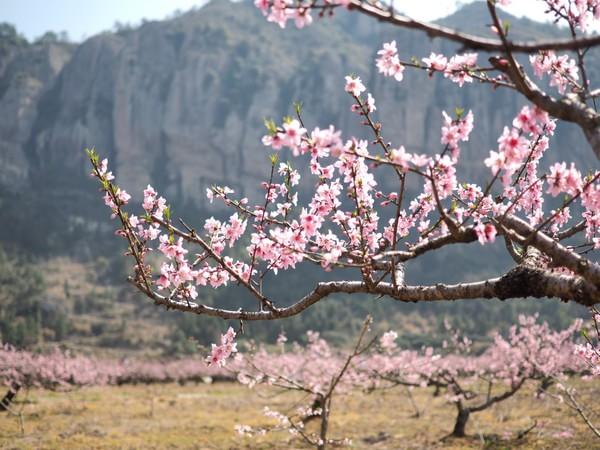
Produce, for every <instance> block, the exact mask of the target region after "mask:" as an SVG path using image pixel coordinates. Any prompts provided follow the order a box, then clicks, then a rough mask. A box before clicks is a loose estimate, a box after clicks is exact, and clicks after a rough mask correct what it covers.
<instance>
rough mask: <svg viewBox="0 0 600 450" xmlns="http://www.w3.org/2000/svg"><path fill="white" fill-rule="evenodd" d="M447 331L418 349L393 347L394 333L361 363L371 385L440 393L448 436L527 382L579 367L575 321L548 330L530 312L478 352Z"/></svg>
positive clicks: (462, 432) (461, 431) (462, 433)
mask: <svg viewBox="0 0 600 450" xmlns="http://www.w3.org/2000/svg"><path fill="white" fill-rule="evenodd" d="M447 328H448V330H449V331H451V340H450V343H449V344H448V343H447V341H445V345H444V347H445V348H443V349H440V350H434V349H433V348H427V349H425V350H424V351H423V352H418V351H413V350H402V349H399V348H398V347H397V346H396V343H395V338H396V337H397V334H396V333H395V332H393V331H390V332H388V333H385V334H384V335H383V336H382V338H381V347H382V349H383V352H382V353H380V354H374V355H372V356H371V358H370V359H369V360H368V361H367V363H366V364H365V368H366V370H367V372H368V373H369V377H368V379H369V381H370V382H371V383H373V386H372V387H371V389H378V388H379V389H381V388H389V387H390V386H407V387H413V388H414V387H424V386H433V387H435V388H436V393H439V392H440V391H441V390H443V391H445V395H446V399H447V400H448V402H449V403H451V404H453V405H454V406H455V407H456V419H455V422H454V429H453V430H452V433H451V435H452V436H455V437H464V436H465V431H466V426H467V423H468V420H469V417H470V416H471V414H475V413H478V412H481V411H484V410H486V409H488V408H491V407H492V406H494V405H496V404H498V403H500V402H503V401H505V400H507V399H509V398H511V397H512V396H513V395H515V394H516V393H517V392H518V391H519V390H520V389H521V388H522V387H523V386H525V383H526V382H527V381H528V380H538V381H541V382H542V383H543V386H544V387H545V388H546V389H547V388H548V387H549V385H550V384H552V383H553V382H554V380H555V379H556V378H558V377H561V376H563V375H564V374H565V373H567V372H568V373H581V372H583V369H584V365H583V363H582V361H581V360H580V359H579V358H577V357H576V355H575V351H574V350H575V344H574V342H573V336H574V334H575V332H576V331H578V330H579V329H580V328H581V320H576V321H574V322H573V324H572V325H571V326H570V327H568V328H567V329H565V330H561V331H555V330H552V329H551V328H550V327H549V326H548V324H547V323H545V322H544V323H541V324H540V323H537V317H536V316H529V317H527V316H520V317H519V325H518V326H513V327H511V329H510V330H509V332H508V335H507V336H506V337H503V336H502V335H500V334H496V336H495V337H494V342H493V343H492V345H490V346H489V347H488V348H487V349H486V350H485V352H484V353H482V354H481V355H473V354H471V344H472V342H471V341H470V339H468V338H467V337H466V336H461V335H460V333H459V332H458V331H457V330H452V329H450V327H447Z"/></svg>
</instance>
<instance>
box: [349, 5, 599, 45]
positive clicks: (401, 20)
mask: <svg viewBox="0 0 600 450" xmlns="http://www.w3.org/2000/svg"><path fill="white" fill-rule="evenodd" d="M349 7H350V9H355V10H357V11H360V12H361V13H363V14H366V15H368V16H371V17H374V18H376V19H378V20H380V21H382V22H387V23H391V24H392V25H396V26H399V27H402V28H410V29H415V30H421V31H424V32H425V33H427V35H428V36H429V37H430V38H436V37H439V38H443V39H447V40H449V41H453V42H457V43H459V44H461V45H462V46H463V47H464V48H468V49H473V50H483V51H487V52H499V51H503V50H504V49H505V47H504V45H503V44H502V42H501V41H500V40H498V39H488V38H482V37H479V36H475V35H473V34H468V33H461V32H460V31H456V30H453V29H451V28H447V27H443V26H440V25H435V24H431V23H426V22H420V21H418V20H413V19H411V18H409V17H406V16H403V15H401V14H397V13H395V12H393V11H392V10H390V9H388V8H386V9H383V8H381V7H378V6H375V5H373V4H370V3H367V2H365V1H363V0H352V1H351V3H350V5H349ZM596 45H600V36H590V37H585V38H579V39H557V40H552V41H528V42H512V41H510V40H509V41H508V49H509V50H510V51H511V52H515V53H535V52H537V51H539V50H558V51H561V50H577V49H583V48H589V47H593V46H596Z"/></svg>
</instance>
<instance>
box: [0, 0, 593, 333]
mask: <svg viewBox="0 0 600 450" xmlns="http://www.w3.org/2000/svg"><path fill="white" fill-rule="evenodd" d="M483 7H484V6H483V5H482V4H473V5H469V6H468V7H465V8H463V9H462V10H460V11H459V12H457V13H456V14H454V15H452V16H450V17H448V18H446V19H444V20H443V21H442V23H444V24H445V25H448V26H455V27H458V28H461V29H464V30H466V31H471V32H478V33H486V32H487V30H486V29H485V27H483V28H482V27H481V23H482V21H481V20H479V19H478V17H479V16H481V15H482V14H483V12H484V11H483V9H482V8H483ZM510 21H511V23H512V28H511V30H512V31H511V32H512V33H515V36H517V37H523V38H527V37H529V38H531V37H535V38H543V37H550V36H553V35H555V34H556V31H554V29H553V28H552V27H549V26H544V25H540V24H532V23H531V22H530V21H527V20H518V19H514V18H511V19H510ZM483 23H485V22H483ZM2 36H3V35H2V34H0V42H1V43H2V45H3V46H2V47H0V49H4V50H3V51H5V53H4V55H8V56H6V57H4V58H2V57H0V113H2V117H5V118H6V119H5V120H3V123H1V124H0V163H1V164H0V206H2V208H3V211H4V214H2V215H1V216H0V241H3V242H4V243H5V245H9V246H16V247H18V248H21V249H25V250H27V251H29V252H31V253H34V254H37V255H44V256H46V257H47V256H56V255H67V256H69V257H71V258H72V259H74V260H77V261H86V264H88V266H90V267H92V266H94V267H96V266H95V264H96V260H97V257H98V255H104V256H108V257H110V258H111V262H110V264H112V263H113V261H114V260H116V259H119V260H120V258H121V257H120V256H119V254H120V252H121V248H120V247H119V246H120V243H119V242H117V240H116V239H115V238H114V237H113V236H112V229H111V228H112V225H113V224H112V223H111V222H110V221H109V219H108V214H107V211H106V210H105V208H104V206H103V205H102V201H101V200H100V199H99V198H98V193H97V190H96V189H97V187H96V186H95V184H94V183H93V182H92V181H91V180H90V179H89V177H88V175H87V174H88V172H89V167H88V165H87V161H86V159H85V153H84V152H83V149H84V148H85V147H92V146H93V147H96V148H97V150H98V151H99V153H100V154H101V155H105V156H108V157H109V158H110V160H111V166H112V168H113V170H114V171H115V172H116V174H117V176H118V181H119V184H120V185H122V186H123V187H125V188H126V189H127V190H128V191H130V192H131V193H132V194H133V195H134V196H136V197H138V198H139V196H140V194H141V190H142V189H143V187H145V185H146V184H147V183H152V184H153V185H155V186H156V187H157V188H158V189H159V190H160V191H161V193H164V194H165V195H166V196H167V197H168V199H169V200H170V201H172V202H173V204H174V206H175V208H174V209H175V214H176V215H181V216H183V217H185V218H186V219H188V220H190V221H191V222H194V221H196V222H199V220H198V217H201V215H203V214H207V213H208V214H219V213H220V212H219V211H218V210H214V209H213V210H208V207H209V205H207V204H206V202H205V200H204V195H203V193H204V189H205V188H206V187H207V186H209V185H211V184H212V183H219V184H227V185H229V186H232V187H234V188H235V189H236V190H237V191H238V192H240V193H241V194H243V195H248V196H249V197H250V198H251V201H257V199H258V198H257V197H256V195H257V194H258V192H259V181H260V180H262V179H263V178H265V177H266V175H267V170H268V163H267V155H268V152H267V151H265V149H264V147H263V146H262V144H261V141H260V138H261V136H262V135H263V134H264V126H263V119H264V118H265V117H273V118H275V119H276V120H279V119H280V118H281V117H282V116H284V115H287V114H290V113H292V111H293V107H292V103H293V102H294V101H296V100H300V101H302V102H303V104H304V118H305V120H306V122H307V125H308V126H309V127H313V126H321V127H324V126H328V125H329V124H334V125H335V126H336V127H337V128H340V129H342V130H343V131H344V133H345V136H346V137H348V136H350V135H357V136H365V137H366V136H368V130H365V129H364V127H362V126H361V125H360V123H359V122H360V121H359V120H358V119H357V117H356V115H354V114H352V113H351V112H350V105H351V101H350V98H349V97H348V95H347V94H346V93H345V92H344V91H343V84H342V83H343V79H344V76H345V75H347V74H349V73H355V74H358V75H360V76H361V77H362V79H363V80H364V81H365V84H366V85H367V86H368V89H369V91H371V92H373V94H374V96H375V98H376V100H377V108H378V109H377V113H378V117H380V118H382V121H383V126H384V128H383V132H384V136H385V138H386V139H387V140H390V141H392V142H394V143H397V144H404V145H405V146H406V147H407V149H409V150H410V151H418V152H427V153H433V152H437V151H439V147H440V144H439V138H440V132H439V129H440V125H441V111H442V110H447V111H453V110H454V108H455V107H456V106H461V107H464V108H466V109H473V111H474V112H475V114H476V128H475V131H474V133H473V134H472V137H471V140H470V142H469V143H468V145H465V148H464V152H463V157H462V161H461V163H460V170H461V172H460V173H461V174H462V175H463V176H464V179H465V180H467V179H468V180H470V179H472V178H475V179H476V180H479V181H483V175H484V171H483V170H482V161H483V159H484V158H485V157H486V156H487V154H488V151H489V149H491V148H493V147H494V146H495V143H496V139H497V137H498V135H499V134H501V132H502V127H503V126H504V125H505V124H509V123H510V121H511V120H512V117H513V116H514V115H515V114H516V112H517V111H518V110H519V109H520V107H521V106H522V105H523V104H524V103H525V102H524V101H523V99H522V98H520V97H518V96H516V95H514V94H513V93H511V92H503V93H502V94H501V95H496V93H494V92H492V91H491V89H490V88H489V87H488V86H479V85H469V86H466V87H465V88H463V89H458V88H456V86H455V85H453V84H451V83H449V82H448V81H447V80H445V79H443V78H442V77H437V76H436V77H433V78H431V79H429V78H428V77H427V76H424V74H423V73H417V72H413V71H409V70H407V71H406V72H405V74H406V76H405V80H404V81H403V82H402V83H397V82H395V81H393V80H391V79H384V78H383V77H382V76H381V75H379V74H377V73H376V68H375V66H374V58H375V55H376V51H377V49H378V48H379V47H380V46H381V44H382V42H386V41H389V40H392V39H395V40H396V41H397V42H398V46H399V49H400V52H401V54H402V55H403V56H404V57H405V58H407V59H408V58H410V57H411V56H416V57H418V58H421V57H424V56H428V55H429V52H430V51H435V52H438V53H440V52H441V53H445V54H447V55H451V54H453V53H454V52H455V51H456V46H455V45H453V44H451V43H448V42H445V41H440V40H434V41H433V42H430V41H429V40H428V39H425V38H424V35H423V34H422V33H417V32H411V31H406V30H400V29H397V28H394V27H391V26H387V25H382V24H380V23H377V22H375V21H373V20H371V19H369V18H367V17H365V16H362V15H359V14H353V13H346V12H340V13H339V14H336V16H335V17H334V18H333V19H324V20H318V21H317V23H316V24H315V25H314V26H312V27H311V28H310V29H308V30H295V29H286V30H284V31H282V30H280V29H279V28H278V27H276V26H274V25H273V24H269V23H267V22H266V21H265V20H264V18H263V17H262V15H261V14H260V12H259V11H258V10H257V9H256V8H255V7H254V6H253V5H252V4H251V3H250V2H245V3H235V4H233V3H230V2H229V1H227V0H214V1H212V2H211V3H209V4H207V5H206V6H204V7H203V8H201V9H199V10H195V11H190V12H188V13H185V14H183V15H181V16H179V17H176V18H174V19H171V20H168V21H158V22H148V23H145V24H144V25H142V26H141V27H139V28H137V29H131V30H123V31H120V32H117V33H103V34H100V35H98V36H94V37H92V38H90V39H88V40H87V41H85V42H84V43H82V44H81V45H78V46H74V45H67V44H60V43H44V44H39V45H38V44H36V45H34V44H26V43H23V42H17V41H15V39H12V40H11V39H5V38H3V37H2ZM13 37H14V36H13ZM481 58H482V59H481V60H482V61H484V60H485V55H481ZM594 75H595V74H594V73H592V76H594ZM553 145H555V146H556V147H557V148H558V152H556V154H555V155H554V158H559V159H565V160H574V161H576V162H578V164H580V165H581V166H583V167H585V166H588V167H595V166H596V164H597V162H596V160H595V158H594V156H593V154H592V152H591V151H590V149H589V146H588V145H587V143H585V141H584V140H583V139H582V137H581V135H580V133H579V131H578V130H576V129H574V127H569V126H564V127H563V129H562V130H561V132H560V133H559V134H558V137H557V139H556V140H555V142H554V143H553ZM389 182H390V183H391V182H393V180H389ZM207 210H208V212H207ZM476 250H477V249H475V250H473V249H470V248H468V247H467V248H463V249H449V250H448V251H444V252H440V253H439V254H436V255H432V256H431V257H428V258H427V259H426V260H424V261H420V262H417V263H415V264H413V265H411V266H410V267H409V268H408V274H409V276H410V278H411V281H414V282H436V281H444V280H455V279H458V278H463V277H467V278H474V277H477V276H485V275H493V274H496V273H498V271H499V270H501V269H502V268H504V267H506V266H507V265H508V263H509V262H508V261H507V260H506V258H505V257H503V256H501V255H503V252H501V251H496V250H494V249H493V248H492V249H490V250H488V251H489V252H491V253H487V254H486V255H483V256H481V255H479V253H478V252H476ZM450 260H452V261H453V264H452V265H449V264H448V262H447V261H450ZM52 261H56V259H52ZM41 264H42V266H43V264H44V263H43V262H42V263H41ZM60 266H61V267H62V266H64V267H70V266H69V264H62V263H61V264H60ZM450 266H452V267H450ZM119 267H121V266H119ZM457 267H458V268H459V270H457V269H456V268H457ZM65 270H66V271H67V275H68V271H69V270H71V269H65ZM90 270H91V271H94V270H95V269H90ZM114 272H116V273H113V274H112V277H108V278H106V277H105V279H101V277H100V278H98V277H96V276H95V275H92V276H91V278H92V279H93V280H94V283H97V284H99V285H101V284H103V283H105V284H106V283H108V282H113V283H114V282H115V280H119V281H120V283H122V280H123V279H124V274H123V271H122V270H116V271H114ZM304 275H305V273H302V274H299V275H296V276H295V277H292V281H290V284H287V282H286V281H283V282H280V283H286V287H287V289H286V293H287V294H289V295H290V296H296V295H297V294H300V293H302V292H304V290H305V289H306V279H305V276H304ZM58 278H60V277H58ZM61 279H62V278H61ZM119 286H122V284H121V285H119ZM280 286H281V284H275V285H274V289H279V288H280ZM55 291H56V292H59V291H60V289H58V290H56V289H55ZM56 292H55V293H54V296H53V298H54V299H55V301H60V298H59V297H60V295H59V294H57V293H56ZM90 292H91V291H90ZM81 295H82V296H84V297H85V295H87V294H85V295H84V294H81ZM89 295H93V294H89ZM107 295H108V294H107ZM110 295H114V296H117V295H119V296H122V295H123V294H122V291H121V289H118V290H117V291H116V292H114V293H112V294H110ZM209 295H211V296H212V294H209ZM231 295H234V294H232V293H231V291H224V292H222V293H219V294H215V301H217V299H220V300H222V301H227V297H228V296H229V297H230V296H231ZM67 303H68V302H67ZM69 304H70V303H69ZM348 305H349V307H348V310H347V311H346V312H344V313H343V314H341V315H339V314H338V316H335V315H334V314H330V312H331V311H332V310H331V309H327V308H330V307H329V306H323V307H322V308H321V307H320V308H321V309H316V311H317V312H315V313H312V312H311V314H309V315H307V316H306V317H307V318H308V319H307V320H308V321H311V320H312V322H310V323H311V324H312V326H315V324H317V325H318V324H320V325H318V326H316V327H317V328H319V327H321V328H324V329H327V328H329V329H330V330H332V332H334V333H339V334H343V330H344V327H346V326H348V327H349V326H350V325H348V324H352V323H353V322H352V320H354V319H356V318H357V316H359V315H360V314H363V313H364V312H366V310H368V309H370V308H375V309H376V310H379V311H381V317H386V316H387V317H392V316H393V315H390V314H389V311H394V314H396V316H395V317H398V315H399V316H400V317H402V315H403V314H411V313H414V312H415V311H419V312H420V313H422V314H423V315H425V316H427V315H428V314H432V315H436V317H435V318H434V319H432V320H429V319H427V320H429V323H430V325H431V326H434V325H435V322H436V320H437V319H438V318H439V316H440V313H441V312H442V311H447V312H450V313H452V312H456V311H457V310H458V308H463V309H462V311H463V312H464V311H465V310H467V309H469V308H472V311H478V312H479V311H483V310H484V309H485V307H486V306H481V307H480V306H471V305H464V306H456V307H455V306H454V305H452V306H446V305H444V306H442V305H439V306H437V307H436V308H437V309H436V310H435V313H434V312H433V310H431V307H430V306H429V305H420V306H417V307H414V308H413V307H412V306H400V307H399V306H398V305H392V304H391V303H390V304H389V305H390V306H386V307H385V308H387V309H385V310H384V309H377V308H380V307H379V306H372V304H371V303H368V305H370V306H369V307H366V306H365V305H362V306H356V305H355V304H354V303H352V302H350V303H348ZM473 305H475V304H473ZM495 305H498V304H495ZM550 305H552V307H549V309H553V308H555V307H554V304H553V303H552V304H550ZM544 307H546V306H544ZM70 308H71V307H70ZM139 308H142V307H139ZM144 308H152V307H151V306H144ZM382 308H383V307H382ZM410 308H412V309H410ZM452 308H454V309H452ZM490 308H491V306H490ZM493 308H497V307H496V306H494V307H493ZM80 309H81V308H80ZM83 309H85V308H83ZM135 310H136V308H134V307H131V308H129V307H128V309H127V313H126V316H127V317H133V316H134V315H135V314H136V312H135ZM495 310H497V311H505V312H506V311H509V310H510V311H512V312H510V311H509V312H507V313H506V314H507V315H510V314H513V315H514V308H513V307H512V306H509V307H504V309H502V308H500V307H498V308H497V309H495ZM116 311H117V310H116V309H115V310H113V311H111V310H108V311H107V312H105V316H110V314H111V312H112V313H113V315H116V314H117V312H116ZM328 311H329V312H328ZM488 311H489V309H488ZM71 314H73V315H74V316H73V317H76V316H77V313H76V312H75V311H74V306H73V307H72V308H71ZM498 314H504V313H502V312H499V313H498ZM550 314H553V313H552V312H550ZM556 316H557V317H558V314H557V315H556ZM465 317H466V319H465V320H471V321H473V320H475V319H474V318H473V317H470V316H469V315H467V316H465ZM149 320H151V321H152V320H156V318H154V319H153V318H150V319H149ZM178 320H179V319H178ZM181 320H182V321H185V323H186V324H187V325H185V327H187V328H185V329H187V330H192V331H190V333H191V334H194V333H197V334H198V335H202V336H206V334H202V333H205V330H204V329H201V328H200V326H198V325H197V324H196V322H193V319H188V318H186V319H181ZM358 320H360V317H358ZM190 321H191V322H190ZM188 322H189V323H188ZM192 322H193V323H192ZM493 322H494V321H493V320H492V321H489V320H488V321H487V322H486V321H485V320H483V319H482V320H481V321H480V323H478V325H477V326H478V327H480V328H481V330H480V331H481V332H485V329H486V327H489V326H493V325H494V324H493ZM178 323H179V325H181V328H184V326H183V325H182V324H183V323H184V322H178ZM290 323H291V325H290V326H291V327H293V328H294V329H297V330H300V329H302V328H303V327H306V326H307V324H306V323H303V322H302V319H298V320H297V321H295V322H290ZM482 324H483V325H482ZM211 327H212V326H211ZM211 327H208V328H210V330H211V331H210V333H212V332H213V331H214V330H215V328H214V327H212V328H211ZM269 327H270V328H269ZM278 328H279V325H278V324H277V325H273V326H271V325H268V326H265V328H264V330H266V331H264V332H266V333H276V332H277V331H278ZM478 329H479V328H478ZM193 330H196V331H193ZM206 333H208V332H206ZM210 333H208V334H210Z"/></svg>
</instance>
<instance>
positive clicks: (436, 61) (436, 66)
mask: <svg viewBox="0 0 600 450" xmlns="http://www.w3.org/2000/svg"><path fill="white" fill-rule="evenodd" d="M422 61H423V62H424V63H425V65H426V66H427V67H428V68H429V69H430V70H437V71H440V72H441V71H444V70H446V65H447V64H448V58H446V57H445V56H444V55H438V54H436V53H433V52H432V53H431V54H430V55H429V58H423V59H422Z"/></svg>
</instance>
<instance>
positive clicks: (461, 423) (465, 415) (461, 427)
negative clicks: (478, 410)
mask: <svg viewBox="0 0 600 450" xmlns="http://www.w3.org/2000/svg"><path fill="white" fill-rule="evenodd" d="M470 414H471V411H470V410H469V409H468V408H461V407H459V408H458V415H457V416H456V423H455V424H454V430H452V436H454V437H465V428H466V427H467V422H468V421H469V415H470Z"/></svg>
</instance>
